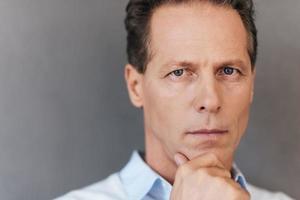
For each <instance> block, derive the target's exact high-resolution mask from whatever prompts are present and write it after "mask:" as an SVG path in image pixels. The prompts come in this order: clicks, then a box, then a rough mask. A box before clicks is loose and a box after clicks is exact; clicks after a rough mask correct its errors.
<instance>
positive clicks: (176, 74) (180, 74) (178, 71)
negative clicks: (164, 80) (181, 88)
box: [171, 69, 184, 76]
mask: <svg viewBox="0 0 300 200" xmlns="http://www.w3.org/2000/svg"><path fill="white" fill-rule="evenodd" d="M183 72H184V69H177V70H174V71H173V72H171V74H173V75H174V76H182V75H183Z"/></svg>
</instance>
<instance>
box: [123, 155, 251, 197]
mask: <svg viewBox="0 0 300 200" xmlns="http://www.w3.org/2000/svg"><path fill="white" fill-rule="evenodd" d="M140 154H143V153H141V152H138V151H134V152H133V153H132V155H131V158H130V160H129V162H128V163H127V164H126V166H125V167H124V168H123V169H122V170H121V171H120V172H119V176H120V179H121V181H122V183H123V186H124V188H125V190H126V192H127V194H128V196H129V197H130V199H132V200H140V199H142V198H143V197H145V196H146V195H150V196H151V195H152V196H156V197H158V196H159V197H160V198H158V199H169V198H168V197H169V195H170V192H171V189H172V185H171V184H170V183H168V182H167V181H166V180H165V179H164V178H162V177H161V176H160V175H159V174H157V173H156V172H155V171H154V170H153V169H151V168H150V167H149V165H147V164H146V162H145V161H144V160H143V158H142V156H141V155H140ZM231 174H232V179H233V180H235V181H236V182H237V183H239V184H240V185H241V187H243V188H244V189H246V190H247V182H246V179H245V177H244V175H243V174H242V173H241V171H240V170H239V168H238V167H237V166H236V164H233V167H232V170H231ZM157 195H158V196H157Z"/></svg>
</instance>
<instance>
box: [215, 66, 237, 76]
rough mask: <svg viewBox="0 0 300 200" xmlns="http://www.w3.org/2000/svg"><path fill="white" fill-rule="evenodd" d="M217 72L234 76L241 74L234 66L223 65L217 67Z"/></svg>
mask: <svg viewBox="0 0 300 200" xmlns="http://www.w3.org/2000/svg"><path fill="white" fill-rule="evenodd" d="M218 74H219V75H225V76H235V75H241V71H240V70H239V69H236V68H234V67H230V66H224V67H222V68H220V69H219V71H218Z"/></svg>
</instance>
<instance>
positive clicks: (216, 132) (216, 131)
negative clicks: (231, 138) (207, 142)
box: [187, 129, 228, 135]
mask: <svg viewBox="0 0 300 200" xmlns="http://www.w3.org/2000/svg"><path fill="white" fill-rule="evenodd" d="M226 133H228V130H224V129H200V130H196V131H189V132H187V134H191V135H223V134H226Z"/></svg>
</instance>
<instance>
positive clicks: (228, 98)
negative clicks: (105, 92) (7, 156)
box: [61, 0, 290, 200]
mask: <svg viewBox="0 0 300 200" xmlns="http://www.w3.org/2000/svg"><path fill="white" fill-rule="evenodd" d="M253 14H254V9H253V3H252V0H131V1H130V2H129V4H128V7H127V17H126V20H125V24H126V29H127V33H128V37H127V39H128V46H127V53H128V60H129V64H128V65H126V67H125V78H126V82H127V88H128V92H129V96H130V99H131V102H132V103H133V105H134V106H136V107H138V108H142V109H143V113H144V128H145V147H146V148H145V154H143V153H141V152H140V153H139V152H134V153H133V155H132V158H131V159H130V161H129V163H128V164H127V165H126V166H125V167H124V168H123V169H122V170H121V171H120V172H118V173H115V174H113V175H111V176H109V177H108V178H107V179H106V180H104V181H101V182H99V183H96V184H94V185H92V186H89V187H86V188H84V189H82V190H78V191H74V192H71V193H69V194H67V195H66V196H64V197H62V198H61V200H64V199H70V200H71V199H74V200H75V199H82V200H83V199H86V200H96V199H103V200H112V199H129V200H138V199H145V200H146V199H157V200H158V199H171V200H193V199H197V200H199V199H203V200H205V199H216V200H219V199H226V200H227V199H228V200H237V199H238V200H248V199H250V198H251V199H254V200H270V199H272V200H276V199H282V200H284V199H290V198H289V197H288V196H286V195H284V194H283V193H272V192H269V191H266V190H263V189H259V188H257V187H255V186H252V185H250V184H248V183H247V182H246V180H245V178H244V176H243V175H242V173H241V172H240V171H239V170H238V168H237V166H236V165H235V164H234V153H235V151H236V148H237V146H238V144H239V142H240V139H241V138H242V136H243V134H244V132H245V130H246V127H247V123H248V115H249V108H250V105H251V103H252V99H253V89H254V78H255V61H256V54H257V38H256V27H255V24H254V20H253Z"/></svg>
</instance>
